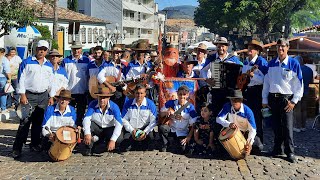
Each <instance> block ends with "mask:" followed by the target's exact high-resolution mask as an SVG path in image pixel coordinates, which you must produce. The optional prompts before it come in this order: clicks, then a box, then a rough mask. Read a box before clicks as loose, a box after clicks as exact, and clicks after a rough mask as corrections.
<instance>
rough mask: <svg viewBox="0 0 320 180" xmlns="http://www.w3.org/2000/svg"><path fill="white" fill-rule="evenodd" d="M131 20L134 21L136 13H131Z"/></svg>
mask: <svg viewBox="0 0 320 180" xmlns="http://www.w3.org/2000/svg"><path fill="white" fill-rule="evenodd" d="M130 20H134V13H133V12H130Z"/></svg>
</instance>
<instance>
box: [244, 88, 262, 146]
mask: <svg viewBox="0 0 320 180" xmlns="http://www.w3.org/2000/svg"><path fill="white" fill-rule="evenodd" d="M262 88H263V87H262V85H258V86H252V87H248V89H247V90H246V91H245V92H244V93H243V94H244V98H245V99H247V101H246V102H245V104H246V105H247V106H248V107H249V108H250V109H251V110H252V112H253V114H254V119H255V122H256V126H257V136H256V137H257V138H256V140H257V141H260V142H261V143H263V121H262V114H261V108H262V107H261V105H262V95H261V94H262Z"/></svg>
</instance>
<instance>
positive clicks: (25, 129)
mask: <svg viewBox="0 0 320 180" xmlns="http://www.w3.org/2000/svg"><path fill="white" fill-rule="evenodd" d="M26 96H27V99H28V101H29V103H30V104H31V106H32V107H33V108H34V111H33V112H32V114H31V116H30V117H29V118H27V119H25V120H20V125H19V128H18V132H17V135H16V139H15V141H14V144H13V150H18V151H21V149H22V146H23V143H25V142H26V141H27V138H28V133H29V128H30V124H31V123H32V126H31V146H37V145H39V144H40V143H41V131H42V127H41V125H42V121H43V117H44V112H45V109H46V108H47V106H48V99H49V95H48V92H47V91H46V92H43V93H32V92H30V91H27V92H26Z"/></svg>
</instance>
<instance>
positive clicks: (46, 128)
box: [44, 126, 52, 135]
mask: <svg viewBox="0 0 320 180" xmlns="http://www.w3.org/2000/svg"><path fill="white" fill-rule="evenodd" d="M44 129H45V130H47V131H48V132H49V133H50V135H51V134H52V131H51V130H50V129H49V127H48V126H46V127H44Z"/></svg>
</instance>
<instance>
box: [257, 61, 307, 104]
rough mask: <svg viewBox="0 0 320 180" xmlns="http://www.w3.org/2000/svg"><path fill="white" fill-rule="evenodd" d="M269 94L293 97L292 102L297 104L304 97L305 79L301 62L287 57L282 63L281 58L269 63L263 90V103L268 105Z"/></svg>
mask: <svg viewBox="0 0 320 180" xmlns="http://www.w3.org/2000/svg"><path fill="white" fill-rule="evenodd" d="M269 93H280V94H287V95H290V94H292V95H293V98H292V99H291V101H292V102H294V103H295V104H297V102H298V101H300V99H301V97H302V96H303V79H302V71H301V68H300V64H299V62H298V61H297V60H296V59H294V58H292V57H289V56H287V57H286V58H285V59H284V60H283V62H282V63H280V60H279V58H276V59H273V60H271V61H270V62H269V70H268V73H267V74H266V75H265V78H264V82H263V90H262V103H263V104H268V96H269Z"/></svg>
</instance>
